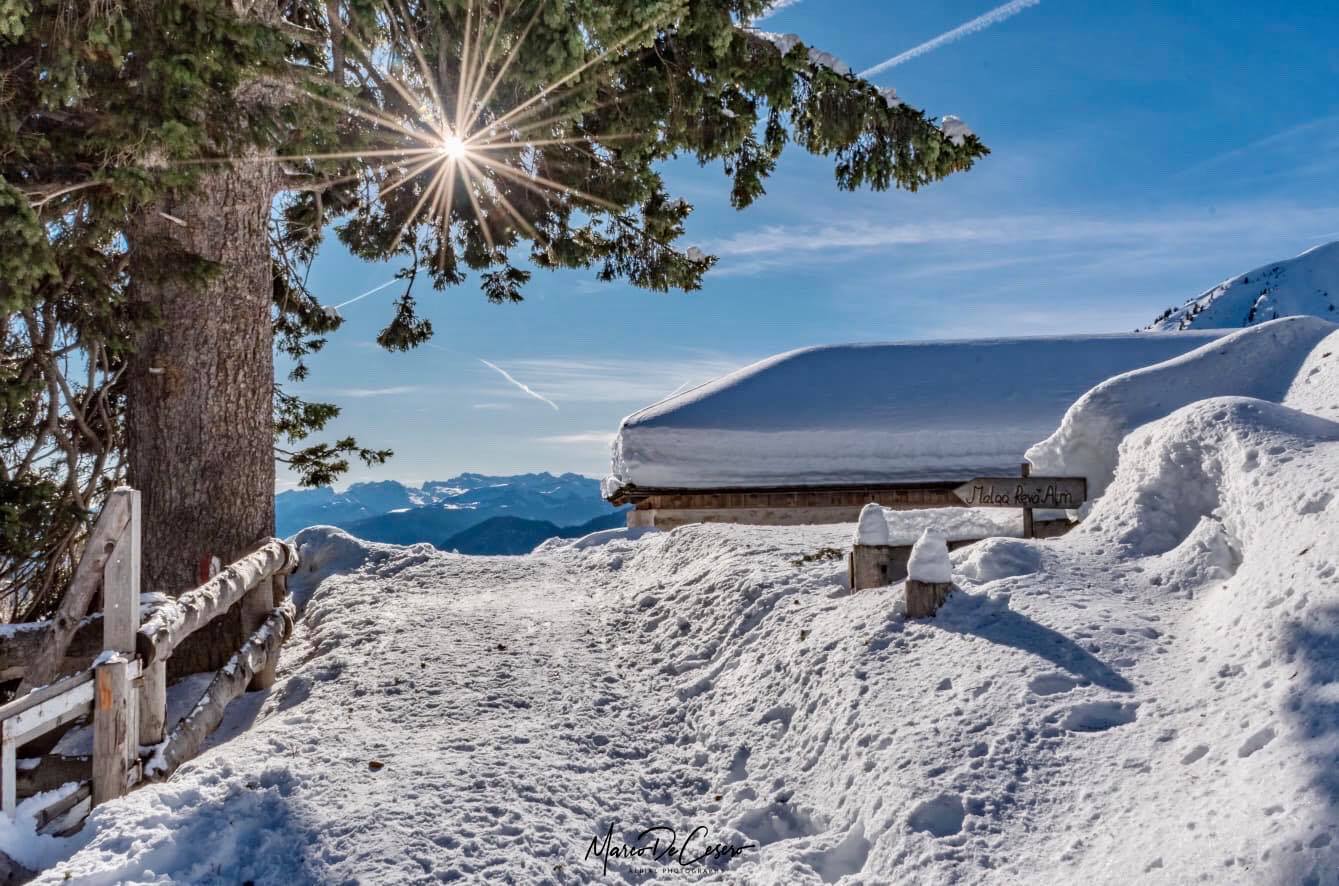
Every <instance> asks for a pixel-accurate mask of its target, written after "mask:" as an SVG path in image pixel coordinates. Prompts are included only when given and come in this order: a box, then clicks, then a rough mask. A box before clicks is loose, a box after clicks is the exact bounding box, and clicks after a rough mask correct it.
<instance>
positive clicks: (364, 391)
mask: <svg viewBox="0 0 1339 886" xmlns="http://www.w3.org/2000/svg"><path fill="white" fill-rule="evenodd" d="M421 390H423V389H422V388H421V387H419V386H418V385H396V386H394V387H389V388H336V389H335V390H334V391H333V392H332V393H334V394H335V395H337V396H340V397H356V398H359V399H361V398H364V397H398V396H400V395H402V394H413V393H416V392H418V391H421Z"/></svg>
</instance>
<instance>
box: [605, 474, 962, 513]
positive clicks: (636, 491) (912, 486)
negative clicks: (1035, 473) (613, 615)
mask: <svg viewBox="0 0 1339 886" xmlns="http://www.w3.org/2000/svg"><path fill="white" fill-rule="evenodd" d="M960 483H962V481H961V480H927V481H923V482H916V483H834V484H826V485H823V484H820V485H814V484H808V485H783V486H748V487H745V486H735V487H712V488H702V489H685V488H677V489H674V488H651V487H647V488H641V487H632V486H625V487H623V488H622V489H620V490H618V491H617V492H616V493H614V495H613V496H612V497H610V499H609V501H611V502H612V503H614V504H616V505H621V504H632V505H633V506H634V507H646V506H647V505H645V504H644V503H645V502H647V501H648V500H651V499H659V500H660V501H661V502H662V503H661V504H654V503H653V504H651V505H650V507H670V505H668V504H664V503H663V502H665V500H666V499H668V498H671V497H677V496H687V497H688V501H689V502H690V503H691V505H690V506H691V507H703V508H723V507H749V508H752V507H767V506H769V505H771V504H772V503H773V502H777V501H781V500H783V499H782V497H783V496H790V497H792V498H795V497H797V496H806V495H815V496H819V497H827V498H828V499H830V500H832V501H833V503H839V502H840V503H847V504H851V503H854V504H864V503H866V502H869V501H879V502H880V503H882V502H883V499H884V498H892V497H894V496H895V495H897V494H898V493H904V494H905V493H907V492H909V491H923V492H928V493H931V494H935V495H940V494H942V497H943V498H944V499H945V500H946V501H947V502H948V503H947V504H945V505H944V507H961V505H962V503H961V502H959V501H958V500H957V499H956V498H955V497H954V496H953V495H952V492H953V489H954V487H956V486H958V485H959V484H960ZM713 496H715V497H717V500H716V501H714V502H713V501H712V500H711V497H713ZM757 496H763V497H764V498H763V499H760V500H751V501H750V499H755V497H757Z"/></svg>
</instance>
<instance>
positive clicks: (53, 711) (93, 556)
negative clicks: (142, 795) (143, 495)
mask: <svg viewBox="0 0 1339 886" xmlns="http://www.w3.org/2000/svg"><path fill="white" fill-rule="evenodd" d="M297 565H298V557H297V551H296V550H295V549H294V548H293V546H292V545H289V544H288V543H286V542H283V541H280V540H279V539H265V540H263V541H261V542H259V543H258V544H257V545H256V546H255V548H254V549H253V550H252V551H251V552H250V553H248V554H246V555H245V556H243V557H242V558H241V559H239V560H237V561H236V562H235V563H232V564H231V565H229V566H227V567H225V568H224V569H223V571H221V572H220V573H218V574H217V575H215V576H214V577H212V578H210V579H209V580H208V581H206V582H205V583H204V584H202V585H201V586H200V587H198V588H195V589H194V590H191V591H188V592H187V593H185V594H183V595H181V596H180V597H178V598H177V599H175V600H170V601H167V602H165V603H162V604H160V605H159V606H158V607H157V608H156V609H155V611H154V612H153V613H152V614H151V615H150V617H149V618H148V619H147V620H145V621H143V622H142V623H141V618H140V502H139V492H138V491H136V490H133V489H129V488H126V487H122V488H120V489H117V490H115V491H114V492H113V493H112V494H111V496H110V497H109V499H108V502H107V504H106V506H104V508H103V510H102V513H101V514H100V515H99V517H98V521H97V523H96V524H95V525H94V527H93V531H92V532H91V533H90V535H89V542H88V546H87V549H86V550H85V552H84V555H83V556H82V557H81V559H80V562H79V565H78V567H77V568H76V571H75V575H74V577H73V579H72V580H71V583H70V587H69V590H68V591H67V593H66V596H65V599H64V600H63V601H62V605H61V609H60V610H59V612H58V613H57V615H56V617H55V618H54V619H52V621H51V622H50V623H49V624H48V625H46V626H41V625H30V626H11V628H10V634H9V636H10V637H15V636H21V637H24V638H25V639H24V641H23V642H24V643H26V644H29V646H30V647H31V644H32V642H33V641H32V639H31V636H32V635H33V634H34V633H36V634H37V635H38V636H40V637H41V638H42V642H41V643H40V645H38V646H37V647H36V652H37V654H36V655H34V656H33V658H32V660H31V662H30V663H28V664H27V665H26V666H25V669H24V676H23V678H22V680H21V681H20V685H19V692H20V693H21V694H20V695H18V696H17V697H16V698H15V699H14V700H13V701H10V702H9V703H7V704H4V705H0V807H2V808H3V811H4V812H5V814H7V815H8V816H9V817H11V818H12V817H13V816H14V813H15V809H16V807H17V804H18V794H19V778H18V772H19V770H18V751H19V749H20V748H21V747H23V746H24V745H26V744H28V743H29V742H32V741H34V740H36V739H39V738H41V737H42V736H44V735H47V734H48V733H51V732H53V731H54V730H57V729H60V728H62V727H67V726H68V725H69V724H71V723H73V722H74V721H76V720H79V719H81V718H86V717H88V716H90V715H91V716H92V720H93V754H92V757H91V759H89V760H87V764H88V769H87V770H86V771H87V772H88V773H89V774H88V778H87V782H86V783H81V784H80V787H79V788H78V789H77V790H76V791H74V792H73V793H71V794H69V795H67V796H64V797H62V798H61V799H60V800H58V801H57V802H55V803H53V804H51V805H50V806H48V807H47V808H46V809H44V810H42V811H41V812H39V814H38V815H37V823H38V827H39V829H43V828H46V829H49V830H48V831H47V832H51V833H68V832H70V831H71V830H74V829H77V827H78V825H79V823H80V822H82V820H83V818H84V817H85V816H87V814H88V811H89V810H90V809H91V808H92V807H93V806H94V805H97V804H99V803H103V802H105V801H107V800H111V799H115V798H116V797H120V796H122V795H124V794H125V793H126V792H127V791H128V790H129V789H130V788H132V787H133V786H135V785H136V784H138V783H139V782H141V781H143V780H146V779H154V780H159V779H163V778H166V777H168V776H169V775H171V774H172V772H173V771H174V770H175V769H176V768H177V767H178V766H179V765H181V763H183V762H185V761H186V760H189V759H190V758H191V757H193V756H195V755H196V754H197V753H199V751H200V748H201V746H202V745H203V743H204V740H205V738H207V737H208V735H209V734H210V733H211V732H213V730H214V729H215V728H217V726H218V724H219V722H220V720H222V717H223V710H224V708H226V707H227V705H228V703H229V702H231V701H232V700H233V699H235V698H237V697H238V696H239V695H241V694H242V693H243V692H245V691H246V690H247V689H248V688H253V689H267V688H269V687H270V686H271V685H273V683H274V670H275V665H276V664H277V662H278V658H279V647H280V645H281V644H282V643H283V641H284V640H285V639H287V637H288V636H289V634H290V633H291V632H292V628H293V607H292V603H291V601H289V600H288V599H287V594H286V592H285V588H284V576H286V575H288V574H289V573H291V572H293V570H295V569H296V568H297ZM98 588H101V590H102V601H103V612H102V615H101V622H102V653H101V654H100V655H98V656H97V657H96V658H95V659H94V661H93V662H92V664H91V665H90V666H88V667H85V668H82V669H80V670H78V671H77V672H76V673H74V674H71V675H69V676H67V677H63V678H59V679H56V677H57V675H58V674H59V672H60V670H61V669H62V667H63V666H64V663H65V662H66V652H67V650H68V648H69V645H70V642H71V640H72V639H73V638H74V636H75V634H76V632H77V631H78V630H79V629H80V627H81V626H82V625H87V623H88V621H89V620H88V618H86V617H85V613H86V612H87V611H88V605H89V602H90V601H91V600H92V599H93V597H94V595H95V593H96V591H97V589H98ZM238 603H240V604H241V605H240V608H241V614H242V637H241V638H240V649H239V650H238V652H237V653H236V654H235V655H234V656H233V657H232V659H231V660H230V661H229V662H228V664H227V665H226V666H225V667H223V668H222V669H220V670H219V671H218V672H217V673H216V674H215V676H214V679H213V680H212V681H211V682H210V684H209V686H208V688H207V689H206V690H205V692H204V694H203V695H202V696H201V699H200V702H199V703H198V704H196V705H195V706H194V708H193V710H192V712H191V714H190V715H189V716H188V717H186V718H185V719H184V720H182V721H181V722H180V723H177V724H173V725H172V728H171V729H170V730H169V729H168V726H169V724H168V723H167V722H166V720H167V660H168V659H169V658H170V657H171V655H172V652H173V650H175V649H176V648H177V647H178V646H179V645H180V644H181V643H182V642H183V641H184V640H185V639H186V638H187V637H189V636H190V635H191V634H192V633H194V632H195V631H198V630H199V629H200V628H202V627H204V626H205V625H207V624H209V623H210V622H212V621H213V620H214V619H216V618H218V617H220V616H222V615H224V614H225V613H227V612H228V611H229V610H230V609H231V608H232V607H233V606H234V605H236V604H238ZM25 628H26V630H25ZM0 657H3V658H6V661H7V663H8V665H9V666H10V667H11V668H13V667H14V664H13V662H12V660H11V659H12V656H11V657H4V656H0ZM33 684H46V685H39V686H37V687H36V688H34V685H33ZM141 748H143V749H144V750H146V751H147V753H146V754H145V755H144V756H143V757H142V756H141ZM46 762H48V758H43V759H42V760H41V761H39V763H38V766H37V767H36V768H37V769H38V770H40V769H41V767H42V766H43V764H44V763H46ZM50 762H51V763H52V764H53V765H52V767H51V768H52V769H53V771H54V775H53V777H52V778H50V779H46V780H45V782H54V784H61V783H63V782H65V781H69V780H70V779H69V778H68V777H67V776H68V774H69V768H70V760H69V759H68V758H58V759H54V760H50ZM74 765H75V766H76V767H77V766H78V765H79V761H78V760H76V761H75V764H74ZM76 780H79V781H81V782H83V780H82V779H76ZM29 782H30V787H31V788H32V790H31V791H30V793H35V792H36V791H37V790H40V789H41V788H42V787H43V785H44V783H45V782H44V780H43V778H42V777H41V775H40V771H39V772H34V773H31V774H30V776H29ZM52 786H54V785H52Z"/></svg>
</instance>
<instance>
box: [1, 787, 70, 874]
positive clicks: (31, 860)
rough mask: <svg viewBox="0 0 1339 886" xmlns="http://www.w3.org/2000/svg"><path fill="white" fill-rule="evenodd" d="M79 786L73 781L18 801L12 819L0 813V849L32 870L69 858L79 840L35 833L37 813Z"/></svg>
mask: <svg viewBox="0 0 1339 886" xmlns="http://www.w3.org/2000/svg"><path fill="white" fill-rule="evenodd" d="M78 788H79V783H78V782H73V781H72V782H68V783H67V784H63V785H61V786H60V787H58V788H55V789H53V790H50V791H43V792H42V793H40V794H34V795H33V796H31V797H28V798H26V799H24V800H22V801H20V802H19V804H18V805H17V806H15V807H14V820H13V821H10V819H9V816H7V815H0V852H4V853H5V854H6V855H8V856H9V857H10V858H12V859H14V860H15V861H17V862H18V863H19V864H21V865H23V866H24V867H26V868H28V869H29V870H34V871H36V870H41V869H43V868H47V867H50V866H51V865H54V864H56V863H58V862H60V861H62V860H64V859H66V858H68V857H69V856H70V853H71V852H73V851H75V849H77V848H78V846H79V845H80V844H79V841H78V839H77V838H76V837H49V836H45V835H42V834H39V833H37V813H39V812H41V811H42V810H43V809H45V808H47V807H48V806H50V805H51V804H52V803H55V802H56V801H57V800H60V799H62V798H63V797H68V796H69V795H70V794H71V793H73V792H74V791H76V790H77V789H78Z"/></svg>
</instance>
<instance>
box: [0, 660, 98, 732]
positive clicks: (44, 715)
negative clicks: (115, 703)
mask: <svg viewBox="0 0 1339 886" xmlns="http://www.w3.org/2000/svg"><path fill="white" fill-rule="evenodd" d="M92 704H93V675H92V674H91V673H90V672H88V671H85V672H84V673H82V674H77V675H76V679H75V681H74V683H73V685H71V686H69V687H68V688H67V689H66V690H65V691H64V692H62V693H61V694H59V695H56V696H54V697H52V698H48V699H46V700H44V701H42V702H41V703H40V704H36V705H33V706H31V707H29V708H26V709H24V710H22V711H20V712H18V713H16V714H14V715H13V716H11V717H8V718H6V719H5V733H6V734H7V735H13V736H14V737H15V739H16V740H18V742H19V744H22V743H23V742H25V741H31V740H32V739H34V738H36V737H37V736H38V735H41V734H42V733H44V732H48V731H50V729H54V728H55V725H52V726H50V727H48V726H47V724H48V723H53V724H54V721H56V720H58V719H60V718H61V717H63V716H64V715H66V714H68V713H70V712H71V711H83V712H87V711H88V710H90V709H91V705H92ZM76 716H77V715H76ZM70 719H73V718H72V717H71V718H68V719H65V720H63V721H62V722H67V723H68V722H69V720H70Z"/></svg>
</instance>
